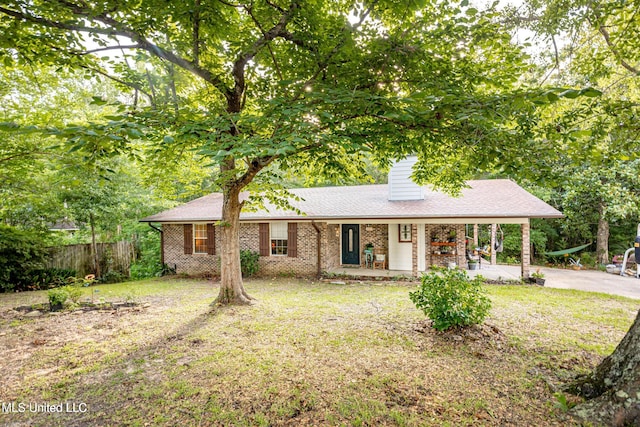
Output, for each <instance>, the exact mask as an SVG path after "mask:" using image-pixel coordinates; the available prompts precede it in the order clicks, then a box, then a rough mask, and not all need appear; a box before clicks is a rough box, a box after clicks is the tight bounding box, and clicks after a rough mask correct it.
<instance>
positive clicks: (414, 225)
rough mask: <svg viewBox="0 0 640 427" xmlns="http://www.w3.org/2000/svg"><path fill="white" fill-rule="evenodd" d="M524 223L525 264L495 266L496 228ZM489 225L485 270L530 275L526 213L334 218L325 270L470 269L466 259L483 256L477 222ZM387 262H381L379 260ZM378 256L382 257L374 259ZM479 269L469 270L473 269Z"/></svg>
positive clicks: (409, 272) (404, 272)
mask: <svg viewBox="0 0 640 427" xmlns="http://www.w3.org/2000/svg"><path fill="white" fill-rule="evenodd" d="M507 223H508V224H520V226H521V227H520V228H521V232H522V250H521V265H520V271H519V274H518V275H517V276H514V274H513V273H507V272H504V271H501V270H500V269H499V268H498V267H497V266H496V251H495V248H496V229H497V227H498V224H507ZM479 224H488V225H489V227H490V229H491V233H490V235H491V241H490V242H488V243H489V245H488V248H491V249H490V250H489V252H488V253H487V254H486V255H487V257H486V258H484V259H482V260H481V261H480V268H481V270H480V271H482V272H483V275H484V276H485V277H487V278H493V277H489V276H496V277H495V278H496V279H497V278H498V277H502V278H519V277H523V278H527V277H529V273H530V249H529V242H530V238H529V219H528V218H442V219H434V218H430V219H423V220H419V219H411V220H402V219H398V220H397V221H395V222H387V221H382V220H378V221H376V220H368V221H366V220H364V221H362V220H361V221H352V222H349V223H344V222H337V221H336V222H330V223H329V224H328V235H329V239H328V241H327V244H328V245H327V246H326V250H327V252H326V254H325V255H326V256H325V259H326V260H331V261H332V262H328V263H327V264H325V268H324V271H327V272H329V273H335V274H347V275H354V276H371V277H395V276H409V277H417V276H419V275H420V274H421V273H422V272H424V271H427V270H428V269H429V268H431V267H432V266H441V267H454V266H455V267H458V268H463V269H467V268H468V260H469V258H471V259H474V258H475V259H479V258H480V257H479V256H475V254H474V253H473V250H474V249H475V248H476V247H477V246H478V242H477V236H478V231H477V230H478V225H479ZM381 260H382V261H383V262H380V261H381ZM374 261H378V262H374ZM475 271H477V270H470V272H471V273H472V274H475V273H474V272H475Z"/></svg>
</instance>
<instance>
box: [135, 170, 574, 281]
mask: <svg viewBox="0 0 640 427" xmlns="http://www.w3.org/2000/svg"><path fill="white" fill-rule="evenodd" d="M414 161H415V159H411V158H409V159H407V160H404V161H401V162H398V163H396V164H395V165H394V167H393V168H392V169H391V171H390V173H389V184H384V185H359V186H346V187H321V188H301V189H294V190H290V191H291V193H293V194H295V195H296V196H298V197H299V198H300V201H293V202H292V205H293V206H295V207H296V208H298V209H299V210H300V211H301V212H302V213H303V214H304V215H300V214H298V213H296V212H284V211H281V210H278V209H276V208H273V209H269V210H268V211H258V212H243V213H242V214H241V217H240V221H241V228H240V246H241V248H242V249H250V250H253V251H257V252H259V253H260V260H259V263H260V272H261V274H263V275H280V274H286V275H289V274H291V275H308V276H311V275H317V274H319V273H321V272H322V271H329V270H331V269H333V268H338V267H348V266H353V267H356V268H359V267H362V266H365V265H364V263H365V262H366V261H368V260H369V261H370V260H371V258H368V256H367V254H366V253H365V249H366V246H367V244H369V243H372V244H373V252H374V256H373V257H374V259H378V260H382V259H384V262H381V263H376V264H377V265H375V266H373V267H379V268H384V269H388V270H391V271H398V272H410V273H411V274H413V275H414V276H417V275H418V274H419V272H422V271H425V270H427V269H428V268H429V267H430V266H432V265H441V266H446V265H449V264H450V263H455V264H456V265H457V266H465V267H466V265H467V260H466V258H467V247H466V237H465V225H466V224H492V230H493V231H494V232H493V234H492V235H493V236H495V228H496V224H520V225H521V230H522V237H523V239H522V241H523V244H522V264H521V265H522V268H521V273H522V277H529V263H530V261H529V259H530V253H529V250H530V249H529V246H530V243H529V242H530V241H529V220H530V218H559V217H562V214H561V213H560V212H559V211H557V210H556V209H554V208H553V207H551V206H549V205H548V204H547V203H545V202H543V201H542V200H540V199H538V198H537V197H535V196H533V195H532V194H530V193H528V192H527V191H525V190H524V189H522V188H521V187H520V186H518V185H517V184H516V183H514V182H512V181H510V180H504V179H496V180H477V181H469V182H468V183H467V184H468V188H465V189H463V190H462V194H461V196H460V197H457V198H456V197H451V196H448V195H446V194H443V193H440V192H436V191H432V190H430V189H429V188H428V187H422V186H418V185H416V184H414V183H413V182H412V181H411V179H410V178H409V176H410V174H411V166H412V164H413V162H414ZM221 212H222V194H220V193H214V194H210V195H207V196H204V197H201V198H199V199H196V200H193V201H191V202H188V203H185V204H183V205H180V206H178V207H176V208H173V209H170V210H167V211H164V212H161V213H158V214H156V215H152V216H149V217H147V218H144V219H142V220H141V221H142V222H149V223H160V224H161V227H162V258H163V262H165V263H166V264H168V265H169V266H172V267H173V266H175V268H176V271H177V272H178V273H186V274H190V275H198V274H217V273H218V272H219V268H220V262H219V248H220V236H221V233H220V232H219V229H218V225H216V222H217V221H219V220H220V219H221ZM492 246H493V245H492ZM376 255H382V256H378V257H376ZM492 258H493V260H494V262H495V255H493V257H492ZM366 267H368V268H371V267H372V265H370V264H367V265H366Z"/></svg>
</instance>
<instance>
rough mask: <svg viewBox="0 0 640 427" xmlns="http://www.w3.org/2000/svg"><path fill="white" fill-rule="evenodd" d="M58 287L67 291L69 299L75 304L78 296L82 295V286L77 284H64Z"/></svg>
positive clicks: (78, 298) (78, 299)
mask: <svg viewBox="0 0 640 427" xmlns="http://www.w3.org/2000/svg"><path fill="white" fill-rule="evenodd" d="M60 289H63V290H64V291H65V292H66V293H67V295H68V296H69V299H70V300H71V301H73V302H74V304H77V303H78V301H80V297H82V287H80V286H79V285H66V286H63V287H61V288H60Z"/></svg>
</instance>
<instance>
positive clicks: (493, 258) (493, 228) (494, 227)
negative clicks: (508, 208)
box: [491, 224, 498, 265]
mask: <svg viewBox="0 0 640 427" xmlns="http://www.w3.org/2000/svg"><path fill="white" fill-rule="evenodd" d="M497 231H498V225H497V224H491V265H496V264H497V263H498V259H497V254H496V233H497Z"/></svg>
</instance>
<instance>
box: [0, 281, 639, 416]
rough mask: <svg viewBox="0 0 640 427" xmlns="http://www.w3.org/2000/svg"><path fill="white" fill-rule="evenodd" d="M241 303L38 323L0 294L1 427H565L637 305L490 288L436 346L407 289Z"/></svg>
mask: <svg viewBox="0 0 640 427" xmlns="http://www.w3.org/2000/svg"><path fill="white" fill-rule="evenodd" d="M246 288H247V290H248V292H249V293H250V294H251V295H253V296H254V297H256V298H257V299H258V301H257V303H256V304H255V305H253V306H250V307H231V308H224V309H220V310H218V311H217V312H215V313H211V312H210V307H209V303H210V302H211V301H212V300H213V299H214V298H215V296H216V295H217V290H218V287H217V285H216V284H212V283H211V282H206V281H196V280H180V279H158V280H151V281H142V282H129V283H124V284H118V285H102V286H97V287H95V289H97V290H99V292H98V293H95V294H94V298H96V299H97V298H102V299H104V300H107V301H122V300H132V299H133V300H135V301H138V302H140V303H141V305H140V306H139V307H137V308H136V309H125V310H118V311H90V312H79V313H78V312H76V313H71V312H65V313H62V314H59V315H45V316H42V317H37V318H33V319H32V318H24V317H21V316H17V315H16V314H15V313H14V312H10V311H8V310H9V309H11V308H13V307H16V306H20V305H25V304H35V303H41V302H45V301H46V292H30V293H21V294H0V367H1V369H2V373H3V375H2V379H1V381H2V384H1V385H2V386H1V387H0V402H2V403H3V405H4V406H3V408H4V409H5V412H7V411H6V409H8V406H7V405H8V404H10V403H14V404H15V409H20V408H19V406H18V405H19V404H20V403H22V404H23V405H25V407H24V408H25V412H23V413H19V412H16V413H0V425H4V424H9V425H11V423H24V424H20V425H42V426H52V425H53V426H56V425H60V426H85V425H114V426H116V425H134V426H136V425H139V426H145V425H151V426H153V425H167V426H173V425H184V426H192V425H193V426H197V425H201V426H213V425H246V426H256V425H257V426H260V425H264V426H267V425H292V426H293V425H295V426H299V425H345V426H358V425H362V426H365V425H400V426H404V425H407V426H425V425H427V426H429V425H433V426H446V425H450V426H460V425H469V426H476V425H487V426H496V425H536V426H544V425H571V420H569V419H567V418H566V417H565V414H564V412H563V411H562V410H561V409H560V408H558V407H557V406H558V405H557V404H556V403H557V401H556V399H555V398H554V397H553V393H554V391H556V387H559V386H561V385H562V383H563V382H564V381H566V380H567V379H569V378H571V377H572V376H573V375H575V374H577V373H581V372H586V371H587V370H589V369H591V368H593V367H594V366H595V365H596V364H597V363H598V362H599V360H600V359H601V358H602V357H603V356H605V355H607V354H609V353H610V352H611V351H612V350H613V349H614V347H615V345H616V344H617V343H618V342H619V341H620V339H621V338H622V337H623V336H624V334H625V332H626V331H627V329H628V328H629V326H630V325H631V323H632V321H633V319H634V318H635V315H636V313H637V309H638V303H639V301H637V300H631V299H625V298H619V297H612V296H607V295H601V294H592V293H585V292H577V291H564V290H556V289H547V288H540V287H525V286H490V287H488V288H487V289H488V292H489V295H490V297H491V299H492V301H493V308H492V310H491V313H490V316H489V318H488V319H487V321H486V323H485V325H483V326H481V327H475V328H471V329H469V330H466V331H458V332H446V333H436V332H434V331H433V330H431V329H430V328H429V327H428V326H427V322H425V319H424V316H423V315H422V313H421V312H419V311H418V310H417V309H416V308H415V307H414V306H413V305H412V303H411V302H410V301H409V298H408V293H409V291H411V290H413V286H412V285H405V284H368V283H357V284H347V285H336V284H330V283H322V282H312V281H304V280H296V279H278V280H273V281H269V280H252V281H248V282H247V283H246ZM86 292H87V296H88V295H89V292H90V291H89V290H87V291H86ZM36 403H37V404H42V403H46V404H49V405H57V404H60V403H63V404H69V407H68V408H69V409H70V410H73V409H74V406H73V405H75V409H76V410H77V411H81V410H85V411H84V412H75V413H74V412H66V413H62V414H59V413H42V411H40V412H30V409H29V405H30V404H32V405H33V404H36ZM84 405H86V406H84ZM63 409H67V407H65V406H63ZM16 425H18V424H16Z"/></svg>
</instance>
